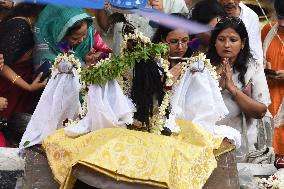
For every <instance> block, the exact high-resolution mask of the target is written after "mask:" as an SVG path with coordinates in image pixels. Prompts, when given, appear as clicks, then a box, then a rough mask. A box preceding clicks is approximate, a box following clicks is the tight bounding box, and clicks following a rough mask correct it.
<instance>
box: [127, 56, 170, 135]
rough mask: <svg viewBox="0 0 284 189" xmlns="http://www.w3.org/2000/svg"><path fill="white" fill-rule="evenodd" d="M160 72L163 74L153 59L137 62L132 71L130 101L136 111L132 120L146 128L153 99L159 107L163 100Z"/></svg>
mask: <svg viewBox="0 0 284 189" xmlns="http://www.w3.org/2000/svg"><path fill="white" fill-rule="evenodd" d="M160 72H161V73H163V70H162V68H160V67H159V66H158V65H157V62H156V61H155V60H154V59H148V60H147V61H146V62H145V61H141V62H137V63H136V64H135V67H134V70H133V85H132V88H131V99H132V101H133V103H134V104H135V105H136V110H137V111H136V112H135V114H134V118H135V119H137V120H138V121H141V122H142V123H143V124H144V125H146V126H149V118H150V117H152V116H153V107H154V102H155V101H154V99H155V98H156V99H157V101H158V105H161V103H162V101H163V98H164V94H165V92H164V90H163V86H164V83H163V81H162V80H161V78H162V76H161V74H160ZM165 77H166V76H165V74H164V78H165ZM164 80H165V79H164ZM148 130H149V127H148Z"/></svg>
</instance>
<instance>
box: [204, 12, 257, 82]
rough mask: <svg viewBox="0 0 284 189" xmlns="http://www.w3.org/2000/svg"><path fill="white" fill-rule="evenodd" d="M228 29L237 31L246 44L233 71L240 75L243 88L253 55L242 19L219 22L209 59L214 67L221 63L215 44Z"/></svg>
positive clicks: (234, 18) (211, 41)
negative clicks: (248, 65) (219, 36)
mask: <svg viewBox="0 0 284 189" xmlns="http://www.w3.org/2000/svg"><path fill="white" fill-rule="evenodd" d="M227 28H232V29H233V30H235V31H236V32H237V33H238V34H239V36H240V38H241V40H242V41H244V42H245V46H244V48H243V49H241V51H240V52H239V54H238V56H237V59H236V62H235V63H234V65H233V70H234V71H235V70H237V71H238V72H239V73H240V74H239V77H238V80H239V81H240V82H241V83H242V84H243V86H245V74H246V72H247V64H248V61H249V59H250V58H252V55H251V53H250V47H249V37H248V32H247V30H246V27H245V25H244V23H243V22H242V20H241V19H239V18H237V17H226V18H223V19H222V20H220V21H219V22H218V24H217V25H216V27H215V29H214V30H213V31H212V36H211V39H210V43H209V49H208V53H207V57H208V58H209V59H210V61H211V63H212V64H213V65H214V66H217V65H219V64H220V63H221V57H220V56H219V55H218V53H217V51H216V47H215V44H216V40H217V37H218V35H219V34H220V33H221V32H222V31H223V30H225V29H227Z"/></svg>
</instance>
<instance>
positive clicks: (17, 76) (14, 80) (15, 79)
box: [12, 75, 21, 84]
mask: <svg viewBox="0 0 284 189" xmlns="http://www.w3.org/2000/svg"><path fill="white" fill-rule="evenodd" d="M20 77H21V76H20V75H16V76H15V78H14V79H13V81H12V83H13V84H15V82H16V81H17V79H18V78H20Z"/></svg>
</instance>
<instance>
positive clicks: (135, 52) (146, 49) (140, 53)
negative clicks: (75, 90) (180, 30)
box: [81, 43, 168, 85]
mask: <svg viewBox="0 0 284 189" xmlns="http://www.w3.org/2000/svg"><path fill="white" fill-rule="evenodd" d="M167 51H168V46H167V45H165V44H153V43H149V44H140V43H139V44H138V45H136V46H135V47H134V48H133V49H132V51H131V52H129V51H125V52H124V54H122V55H121V56H112V57H111V58H106V59H104V60H100V61H99V62H98V63H97V64H95V65H93V66H90V67H89V68H88V69H83V70H82V72H81V80H82V82H84V83H85V84H86V85H104V84H105V83H106V82H107V81H111V80H114V79H117V78H119V77H120V76H122V75H123V74H124V73H126V72H127V71H128V70H129V69H132V68H133V67H134V65H135V63H136V62H140V61H142V60H145V61H146V60H148V59H149V58H152V57H157V58H160V57H162V56H164V55H165V54H166V53H167Z"/></svg>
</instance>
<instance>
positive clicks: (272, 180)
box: [258, 170, 284, 189]
mask: <svg viewBox="0 0 284 189" xmlns="http://www.w3.org/2000/svg"><path fill="white" fill-rule="evenodd" d="M258 187H259V189H284V171H283V170H282V171H278V172H277V173H275V174H274V175H271V176H270V177H269V178H268V179H266V178H262V179H259V180H258Z"/></svg>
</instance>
